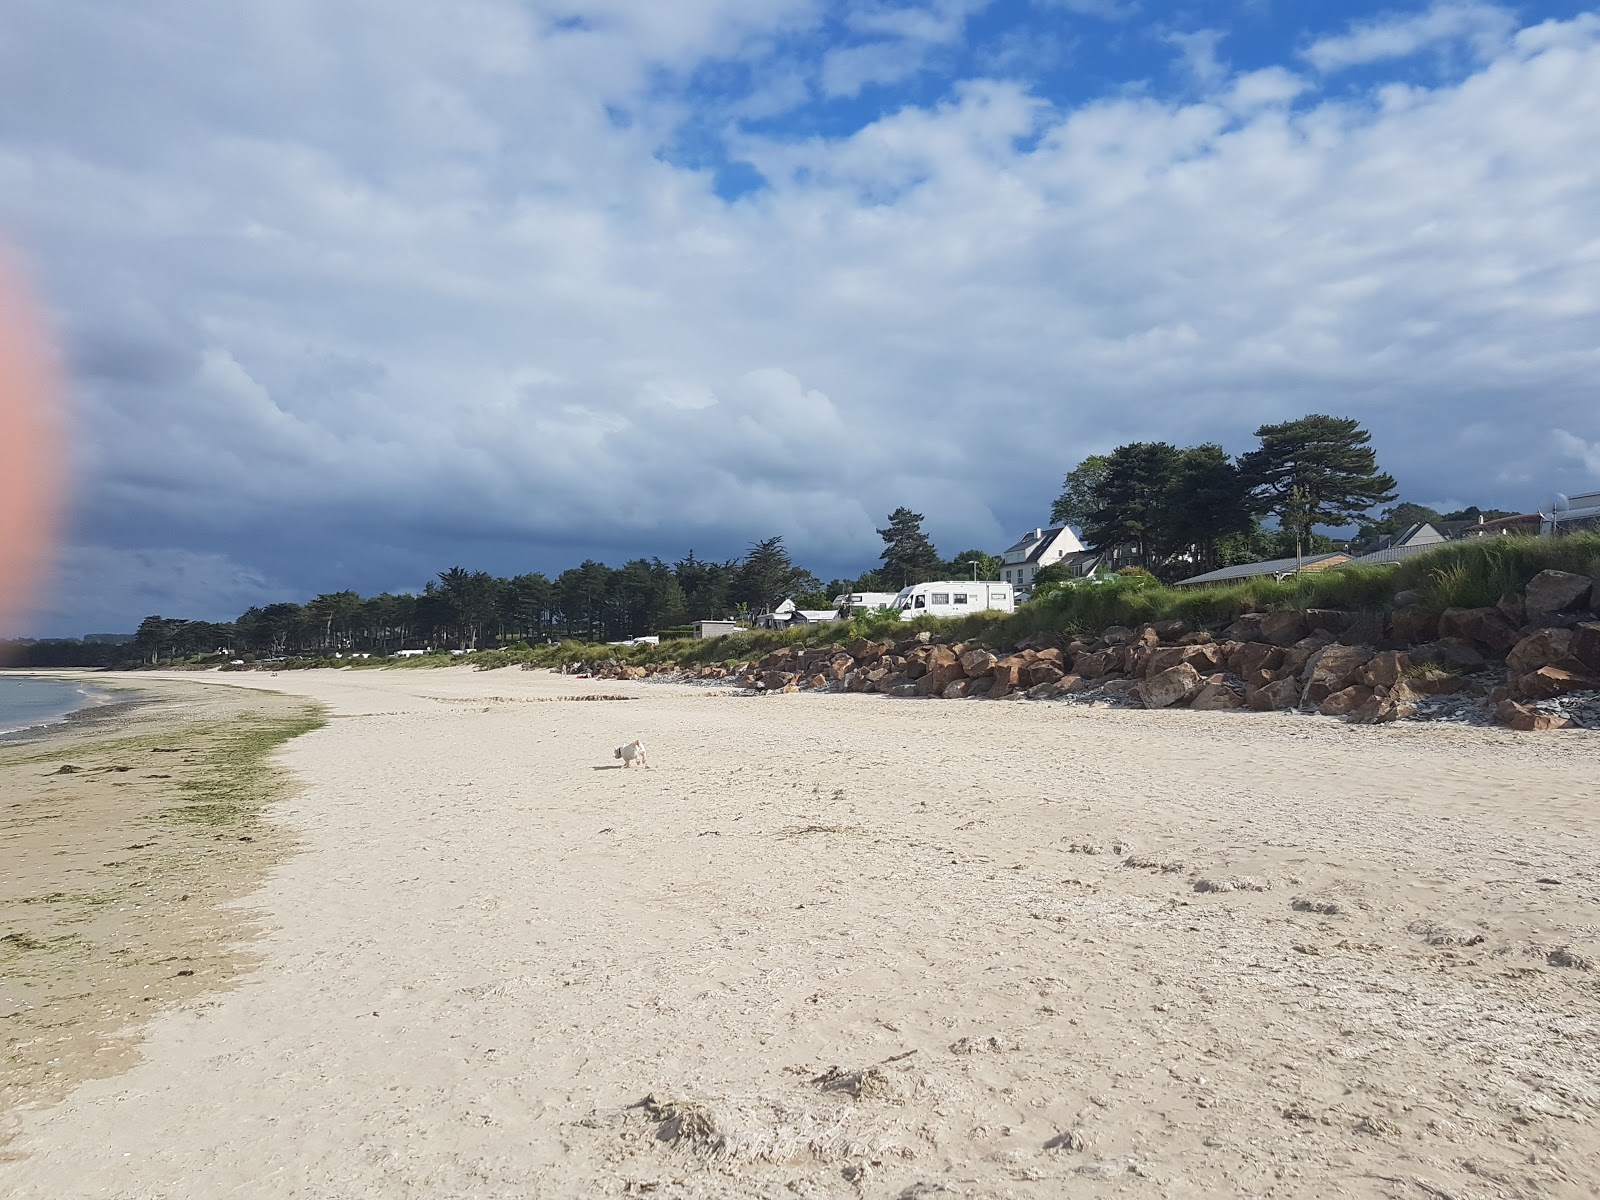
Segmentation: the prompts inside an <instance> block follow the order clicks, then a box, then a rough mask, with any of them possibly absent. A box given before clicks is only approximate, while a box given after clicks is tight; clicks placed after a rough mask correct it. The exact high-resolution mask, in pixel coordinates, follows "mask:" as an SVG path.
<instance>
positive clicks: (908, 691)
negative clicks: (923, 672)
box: [888, 683, 922, 699]
mask: <svg viewBox="0 0 1600 1200" xmlns="http://www.w3.org/2000/svg"><path fill="white" fill-rule="evenodd" d="M888 694H889V695H891V696H897V697H900V698H901V699H909V698H910V697H912V696H920V695H921V694H922V693H921V692H920V691H918V690H917V685H916V684H914V683H902V684H899V685H898V686H896V687H892V688H890V689H889V692H888Z"/></svg>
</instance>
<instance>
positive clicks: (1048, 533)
mask: <svg viewBox="0 0 1600 1200" xmlns="http://www.w3.org/2000/svg"><path fill="white" fill-rule="evenodd" d="M1092 557H1093V556H1092V555H1090V554H1089V552H1088V551H1087V550H1085V549H1084V548H1083V543H1082V542H1080V541H1079V540H1078V537H1077V535H1076V534H1075V533H1073V532H1072V530H1070V529H1068V528H1067V527H1066V526H1065V525H1057V526H1056V527H1055V528H1053V529H1032V530H1029V531H1028V532H1027V533H1025V534H1023V535H1022V537H1021V539H1020V540H1019V541H1018V542H1017V544H1016V545H1014V546H1011V547H1009V548H1008V549H1007V550H1005V552H1004V553H1002V554H1001V555H1000V578H1001V579H1002V580H1004V581H1005V582H1006V583H1009V584H1011V585H1012V586H1013V587H1015V588H1018V589H1021V590H1023V591H1026V590H1027V589H1028V588H1030V587H1032V586H1033V577H1034V576H1035V575H1037V574H1038V573H1039V568H1040V567H1048V566H1051V565H1052V564H1054V563H1065V564H1066V565H1068V566H1074V565H1076V564H1077V563H1078V562H1082V561H1083V560H1085V559H1090V558H1092ZM1092 569H1093V566H1092V564H1091V565H1090V566H1089V568H1088V570H1092ZM1088 570H1085V571H1081V572H1080V571H1076V570H1075V571H1074V572H1073V573H1074V574H1080V573H1081V574H1087V573H1088Z"/></svg>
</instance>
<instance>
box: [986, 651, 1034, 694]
mask: <svg viewBox="0 0 1600 1200" xmlns="http://www.w3.org/2000/svg"><path fill="white" fill-rule="evenodd" d="M1030 665H1032V664H1031V663H1030V662H1029V661H1028V658H1027V656H1026V655H1023V654H1008V655H1007V656H1006V657H1005V658H1002V659H1000V660H999V661H998V662H996V663H995V664H994V668H993V669H992V671H991V672H990V674H992V675H993V676H994V678H995V682H996V683H997V684H998V683H999V682H1000V681H1002V680H1004V681H1005V685H1006V687H1007V688H1008V689H1010V688H1014V687H1016V686H1017V685H1018V684H1020V683H1021V682H1022V681H1023V678H1024V676H1025V673H1026V672H1027V670H1028V667H1029V666H1030Z"/></svg>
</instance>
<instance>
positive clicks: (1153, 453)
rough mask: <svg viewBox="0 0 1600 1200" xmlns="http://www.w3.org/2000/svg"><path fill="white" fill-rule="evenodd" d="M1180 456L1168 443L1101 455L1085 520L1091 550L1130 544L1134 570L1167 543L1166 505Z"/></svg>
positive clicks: (1168, 511) (1123, 448)
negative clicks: (1093, 505) (1099, 471)
mask: <svg viewBox="0 0 1600 1200" xmlns="http://www.w3.org/2000/svg"><path fill="white" fill-rule="evenodd" d="M1181 460H1182V452H1181V451H1180V450H1179V449H1178V448H1177V447H1176V446H1173V445H1171V444H1169V443H1167V442H1130V443H1129V444H1127V445H1126V446H1118V447H1117V448H1116V449H1115V450H1113V451H1112V452H1111V453H1110V454H1109V455H1107V456H1106V464H1105V473H1104V474H1103V475H1102V476H1101V478H1100V481H1099V483H1098V484H1097V485H1096V486H1095V499H1096V501H1097V502H1098V504H1099V507H1097V508H1096V509H1094V511H1092V512H1090V513H1089V514H1088V516H1087V518H1086V519H1085V521H1084V526H1083V536H1084V539H1085V540H1086V541H1087V542H1088V543H1089V545H1091V546H1093V547H1094V548H1095V549H1096V550H1109V549H1111V548H1112V547H1114V546H1122V545H1131V546H1133V547H1134V548H1135V552H1136V555H1137V557H1138V560H1139V565H1140V566H1143V567H1148V566H1149V565H1150V563H1151V560H1152V557H1153V556H1154V555H1155V554H1156V553H1157V551H1158V550H1159V549H1160V548H1163V547H1165V546H1166V545H1168V544H1169V543H1170V541H1171V536H1172V535H1171V501H1172V486H1173V480H1174V479H1175V478H1176V477H1177V474H1178V467H1179V463H1180V462H1181Z"/></svg>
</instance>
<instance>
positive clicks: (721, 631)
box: [694, 621, 744, 638]
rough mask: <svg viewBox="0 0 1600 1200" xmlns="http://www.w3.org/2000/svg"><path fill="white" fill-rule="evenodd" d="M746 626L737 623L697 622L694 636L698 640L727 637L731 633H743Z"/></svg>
mask: <svg viewBox="0 0 1600 1200" xmlns="http://www.w3.org/2000/svg"><path fill="white" fill-rule="evenodd" d="M743 632H744V626H743V625H741V624H739V622H737V621H696V622H695V623H694V635H695V637H697V638H716V637H726V636H727V635H728V634H730V633H743Z"/></svg>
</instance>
